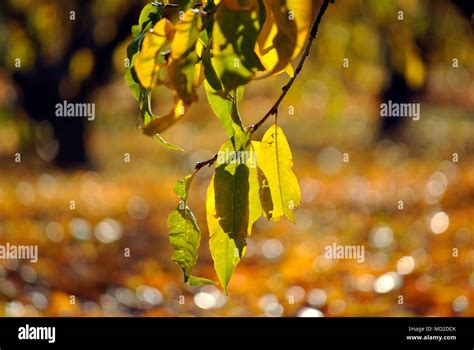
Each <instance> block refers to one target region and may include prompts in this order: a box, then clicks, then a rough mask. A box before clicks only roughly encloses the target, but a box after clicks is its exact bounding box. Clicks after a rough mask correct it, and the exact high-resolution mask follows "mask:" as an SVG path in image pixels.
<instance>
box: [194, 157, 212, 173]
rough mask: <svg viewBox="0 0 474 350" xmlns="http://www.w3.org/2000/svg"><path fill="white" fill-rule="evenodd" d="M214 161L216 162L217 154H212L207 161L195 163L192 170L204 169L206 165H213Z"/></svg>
mask: <svg viewBox="0 0 474 350" xmlns="http://www.w3.org/2000/svg"><path fill="white" fill-rule="evenodd" d="M216 160H217V153H216V154H214V156H213V157H212V158H210V159H208V160H204V161H202V162H197V163H196V165H195V166H194V170H200V169H201V168H204V167H205V166H206V165H207V166H211V165H212V164H214V162H215V161H216Z"/></svg>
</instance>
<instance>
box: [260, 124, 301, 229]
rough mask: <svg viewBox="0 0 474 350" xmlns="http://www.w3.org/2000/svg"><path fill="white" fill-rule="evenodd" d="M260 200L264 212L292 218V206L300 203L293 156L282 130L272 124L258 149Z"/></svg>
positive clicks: (276, 216) (268, 215) (267, 214)
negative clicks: (293, 168)
mask: <svg viewBox="0 0 474 350" xmlns="http://www.w3.org/2000/svg"><path fill="white" fill-rule="evenodd" d="M257 155H258V161H257V162H258V168H259V169H260V171H261V172H260V173H259V180H260V187H261V201H262V207H263V210H264V211H265V213H266V216H267V217H268V218H269V219H272V220H279V219H280V217H282V216H286V217H287V218H288V219H289V220H290V221H291V222H295V215H294V213H293V209H294V208H296V207H297V206H298V205H299V204H300V199H301V192H300V187H299V184H298V180H297V178H296V176H295V174H294V173H293V170H292V167H293V156H292V154H291V149H290V145H289V144H288V141H287V140H286V137H285V134H284V133H283V130H282V129H280V128H279V127H278V126H276V125H272V126H271V127H270V128H269V129H268V130H267V131H266V132H265V135H264V136H263V139H262V142H261V143H260V147H259V149H258V154H257Z"/></svg>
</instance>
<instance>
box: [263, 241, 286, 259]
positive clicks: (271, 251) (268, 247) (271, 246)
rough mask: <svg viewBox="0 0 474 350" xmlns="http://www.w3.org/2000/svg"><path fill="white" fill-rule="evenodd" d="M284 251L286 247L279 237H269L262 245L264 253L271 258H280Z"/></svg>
mask: <svg viewBox="0 0 474 350" xmlns="http://www.w3.org/2000/svg"><path fill="white" fill-rule="evenodd" d="M284 251H285V247H284V246H283V244H282V243H281V242H280V241H279V240H277V239H267V240H265V241H264V242H263V243H262V246H261V253H262V255H263V256H264V257H265V258H267V259H269V260H277V259H279V258H280V257H281V256H282V254H283V252H284Z"/></svg>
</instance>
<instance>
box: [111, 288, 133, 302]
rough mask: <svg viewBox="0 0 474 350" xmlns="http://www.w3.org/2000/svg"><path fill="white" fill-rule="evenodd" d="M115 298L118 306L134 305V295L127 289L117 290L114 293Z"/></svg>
mask: <svg viewBox="0 0 474 350" xmlns="http://www.w3.org/2000/svg"><path fill="white" fill-rule="evenodd" d="M115 298H116V299H117V301H118V302H119V303H120V304H123V305H126V306H133V305H135V294H134V293H133V292H132V291H131V290H130V289H127V288H117V290H116V291H115Z"/></svg>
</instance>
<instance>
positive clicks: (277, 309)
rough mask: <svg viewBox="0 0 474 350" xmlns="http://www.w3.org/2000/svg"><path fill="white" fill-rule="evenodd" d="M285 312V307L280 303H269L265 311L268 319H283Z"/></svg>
mask: <svg viewBox="0 0 474 350" xmlns="http://www.w3.org/2000/svg"><path fill="white" fill-rule="evenodd" d="M283 311H284V309H283V306H282V305H281V304H279V303H269V304H268V305H266V306H265V309H264V310H263V312H264V313H265V316H267V317H281V316H283Z"/></svg>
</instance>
